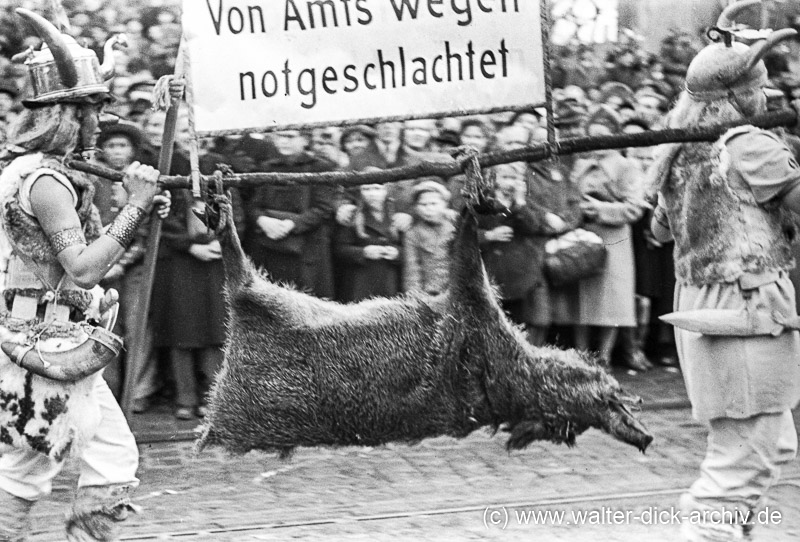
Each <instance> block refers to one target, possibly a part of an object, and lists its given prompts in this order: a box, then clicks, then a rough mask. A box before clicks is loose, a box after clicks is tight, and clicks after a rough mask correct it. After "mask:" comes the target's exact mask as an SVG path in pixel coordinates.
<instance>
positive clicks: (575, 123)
mask: <svg viewBox="0 0 800 542" xmlns="http://www.w3.org/2000/svg"><path fill="white" fill-rule="evenodd" d="M585 116H586V110H585V109H584V108H583V107H581V106H580V104H579V103H578V102H576V101H574V100H564V101H561V102H556V106H555V111H553V117H554V119H553V120H554V123H555V127H556V134H557V135H558V137H559V138H560V139H567V138H571V137H580V136H582V135H583V121H584V119H585Z"/></svg>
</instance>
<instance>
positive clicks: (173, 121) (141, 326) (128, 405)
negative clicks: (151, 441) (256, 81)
mask: <svg viewBox="0 0 800 542" xmlns="http://www.w3.org/2000/svg"><path fill="white" fill-rule="evenodd" d="M183 50H184V44H183V42H181V48H180V50H179V51H178V58H177V63H176V66H175V77H176V78H180V77H183V71H184V64H183V60H182V59H183V54H182V52H183ZM179 111H180V101H179V100H177V99H175V98H173V97H172V96H171V95H170V98H169V108H168V109H167V116H166V119H165V121H164V133H163V134H162V136H161V153H160V154H159V157H158V171H160V172H162V173H163V174H168V173H169V171H170V168H171V167H172V150H173V147H174V144H175V130H176V127H177V125H178V112H179ZM161 224H162V220H161V217H159V216H158V213H156V212H155V211H153V212H152V213H151V215H150V230H149V232H148V235H147V244H146V250H147V252H145V256H144V263H143V264H142V265H143V266H144V281H143V286H144V287H143V289H142V291H141V297H140V299H139V314H138V315H137V317H136V319H135V321H134V322H133V324H134V328H133V338H132V341H131V342H132V343H133V344H132V346H133V347H132V348H130V349H129V350H128V353H127V359H126V363H125V388H124V391H123V394H122V411H123V412H124V413H125V417H126V418H127V419H128V421H129V422H130V420H131V416H132V414H133V402H134V390H135V388H136V381H137V380H138V377H139V368H140V367H142V366H143V365H144V364H145V363H146V362H147V356H148V355H150V352H147V351H145V349H144V348H142V345H144V343H145V339H146V337H147V324H148V321H149V318H148V315H149V313H150V298H151V294H152V290H153V278H154V277H155V270H156V260H157V259H158V245H159V243H160V241H161ZM128 324H129V323H128V322H126V325H128Z"/></svg>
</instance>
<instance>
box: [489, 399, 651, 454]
mask: <svg viewBox="0 0 800 542" xmlns="http://www.w3.org/2000/svg"><path fill="white" fill-rule="evenodd" d="M639 403H641V400H640V399H638V398H635V397H628V396H625V397H622V398H618V397H614V398H611V399H608V400H607V401H606V402H605V408H604V409H603V413H602V414H601V415H600V419H599V420H598V421H597V423H595V422H589V423H585V424H583V423H575V422H574V421H567V422H566V423H564V424H558V427H555V426H554V425H552V424H548V423H545V422H544V421H542V420H522V421H518V422H516V423H513V424H509V426H507V427H505V428H504V429H503V430H504V431H506V432H508V433H510V435H509V437H508V441H507V442H506V449H507V450H508V451H511V450H520V449H522V448H525V447H526V446H528V445H529V444H530V443H531V442H533V441H535V440H547V441H550V442H554V443H556V444H561V443H564V444H566V445H567V446H570V447H572V446H574V445H575V437H577V436H578V435H580V434H581V433H583V432H584V431H585V430H586V429H588V427H589V426H590V425H591V426H596V427H597V428H598V429H602V430H603V431H605V432H606V433H608V434H610V435H611V436H612V437H614V438H616V439H619V440H621V441H622V442H625V443H627V444H630V445H631V446H635V447H636V448H637V449H638V450H639V451H640V452H642V453H644V451H645V450H646V449H647V447H648V446H649V445H650V443H651V442H652V441H653V436H652V435H651V434H650V433H649V432H648V431H647V428H646V427H645V426H644V425H643V424H642V423H641V422H640V421H639V420H637V419H636V417H635V416H634V415H633V414H632V413H631V411H630V409H629V407H628V405H631V406H633V405H636V404H639Z"/></svg>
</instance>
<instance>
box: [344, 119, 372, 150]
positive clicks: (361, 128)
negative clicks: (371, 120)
mask: <svg viewBox="0 0 800 542" xmlns="http://www.w3.org/2000/svg"><path fill="white" fill-rule="evenodd" d="M356 133H358V134H362V135H364V136H365V137H367V138H369V139H375V138H376V137H378V132H377V130H375V128H373V127H372V126H367V125H366V124H355V125H353V126H347V127H346V128H344V129H343V130H342V135H341V136H340V137H339V143H340V145H341V146H342V149H344V143H345V141H347V138H348V137H350V136H351V135H353V134H356Z"/></svg>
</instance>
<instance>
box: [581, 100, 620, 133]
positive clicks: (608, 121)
mask: <svg viewBox="0 0 800 542" xmlns="http://www.w3.org/2000/svg"><path fill="white" fill-rule="evenodd" d="M594 125H601V126H605V127H607V128H608V129H609V130H611V133H613V134H617V133H619V131H620V129H621V127H622V119H621V118H620V116H619V115H618V114H617V112H616V111H614V110H613V109H612V108H610V107H609V106H607V105H600V106H598V107H597V109H595V110H594V111H593V112H592V114H591V115H589V118H588V119H586V130H587V131H588V129H589V127H590V126H594Z"/></svg>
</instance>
